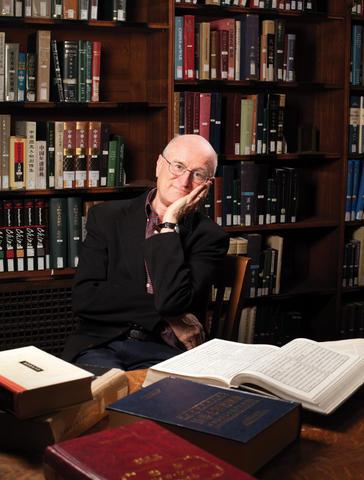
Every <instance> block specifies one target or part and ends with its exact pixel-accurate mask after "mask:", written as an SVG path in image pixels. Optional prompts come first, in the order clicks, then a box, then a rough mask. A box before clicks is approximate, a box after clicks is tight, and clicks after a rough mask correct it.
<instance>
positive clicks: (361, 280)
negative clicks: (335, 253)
mask: <svg viewBox="0 0 364 480" xmlns="http://www.w3.org/2000/svg"><path fill="white" fill-rule="evenodd" d="M363 285H364V227H359V228H356V229H355V230H354V231H353V232H352V233H351V238H350V239H348V241H347V242H346V243H345V247H344V257H343V274H342V286H343V287H357V286H363Z"/></svg>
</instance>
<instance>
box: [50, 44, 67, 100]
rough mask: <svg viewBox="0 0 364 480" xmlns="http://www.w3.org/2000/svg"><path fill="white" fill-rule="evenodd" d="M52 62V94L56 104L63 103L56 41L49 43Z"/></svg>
mask: <svg viewBox="0 0 364 480" xmlns="http://www.w3.org/2000/svg"><path fill="white" fill-rule="evenodd" d="M51 50H52V60H53V72H54V75H53V92H54V96H55V100H56V101H57V102H64V94H63V86H62V76H61V67H60V64H59V57H58V49H57V41H56V40H52V41H51Z"/></svg>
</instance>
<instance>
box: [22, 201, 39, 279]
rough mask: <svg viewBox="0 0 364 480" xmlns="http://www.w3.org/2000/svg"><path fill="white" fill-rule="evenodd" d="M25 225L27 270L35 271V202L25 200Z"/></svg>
mask: <svg viewBox="0 0 364 480" xmlns="http://www.w3.org/2000/svg"><path fill="white" fill-rule="evenodd" d="M24 217H25V219H24V223H25V258H26V270H27V271H33V270H34V269H35V250H36V246H37V245H36V227H35V212H34V200H33V199H28V198H27V199H25V200H24Z"/></svg>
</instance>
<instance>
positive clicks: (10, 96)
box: [5, 43, 19, 102]
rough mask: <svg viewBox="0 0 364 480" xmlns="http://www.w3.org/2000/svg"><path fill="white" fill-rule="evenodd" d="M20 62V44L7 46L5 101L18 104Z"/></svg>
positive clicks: (7, 44)
mask: <svg viewBox="0 0 364 480" xmlns="http://www.w3.org/2000/svg"><path fill="white" fill-rule="evenodd" d="M18 60H19V44H18V43H6V44H5V101H6V102H16V101H17V99H18Z"/></svg>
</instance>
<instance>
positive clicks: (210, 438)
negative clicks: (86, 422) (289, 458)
mask: <svg viewBox="0 0 364 480" xmlns="http://www.w3.org/2000/svg"><path fill="white" fill-rule="evenodd" d="M107 409H108V410H111V411H112V412H111V416H112V422H114V423H116V424H117V425H123V424H127V423H131V422H134V421H137V420H140V418H141V417H142V418H147V419H149V420H154V421H156V422H157V423H159V424H161V425H162V426H163V427H165V428H167V429H169V430H171V431H172V432H174V433H176V434H177V435H180V436H182V437H183V438H185V439H186V440H188V441H190V442H192V443H194V444H195V445H197V446H199V447H201V448H203V449H205V450H207V451H208V452H210V453H212V454H214V455H216V456H217V457H220V458H222V459H223V460H225V461H227V462H229V463H231V464H233V465H235V466H237V467H238V468H241V469H242V470H245V471H247V472H249V473H254V472H256V471H257V470H258V469H259V468H260V467H262V466H263V465H264V464H265V463H266V462H268V461H269V460H270V459H271V458H273V457H274V456H275V455H277V454H278V453H279V452H280V451H281V450H282V449H283V448H285V447H286V446H287V445H288V444H290V443H291V442H293V441H294V440H295V439H296V438H297V437H298V436H299V433H300V424H301V422H300V405H299V404H297V403H294V402H289V401H282V400H278V399H275V398H269V397H265V396H261V395H256V394H252V393H248V392H243V391H240V390H234V389H225V388H220V387H214V386H211V385H205V384H201V383H197V382H191V381H189V380H183V379H180V378H165V379H163V380H160V381H158V382H156V383H154V384H152V385H149V386H148V387H146V388H143V389H142V390H140V391H138V392H136V393H134V394H132V395H129V396H127V397H125V398H123V399H121V400H119V401H117V402H115V403H113V404H111V405H110V406H109V407H107ZM115 412H116V413H115Z"/></svg>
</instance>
